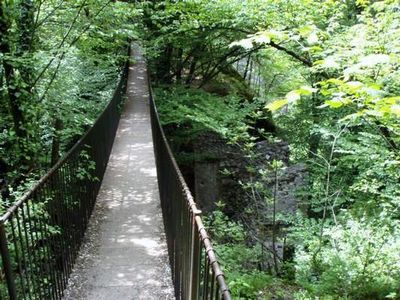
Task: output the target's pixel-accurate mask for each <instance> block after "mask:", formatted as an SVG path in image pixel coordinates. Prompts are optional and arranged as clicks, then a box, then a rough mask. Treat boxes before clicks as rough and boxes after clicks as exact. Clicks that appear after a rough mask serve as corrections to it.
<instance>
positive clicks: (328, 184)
mask: <svg viewBox="0 0 400 300" xmlns="http://www.w3.org/2000/svg"><path fill="white" fill-rule="evenodd" d="M130 40H141V42H142V43H143V45H144V46H145V49H146V54H147V58H148V62H149V66H150V68H151V76H152V80H153V84H154V87H155V92H156V98H157V104H158V106H159V110H160V115H161V119H162V122H163V124H164V127H165V130H166V132H167V134H168V137H169V139H170V142H171V145H172V147H173V148H174V150H175V152H176V155H177V157H178V159H179V163H180V164H181V167H182V170H183V171H184V173H185V174H187V179H188V182H189V183H190V182H191V181H193V178H191V174H192V173H193V172H194V171H193V169H194V168H195V167H196V164H197V163H198V162H204V161H210V160H213V159H215V158H214V157H210V156H209V155H205V154H204V153H202V151H201V149H202V148H201V147H200V146H201V145H204V144H206V142H207V141H209V140H212V139H213V140H215V139H217V140H218V141H219V143H222V145H223V146H222V147H221V149H222V150H220V152H222V154H221V153H220V155H221V156H223V157H224V156H228V155H231V154H230V153H235V156H233V157H234V160H238V159H239V158H240V160H241V165H242V166H241V168H238V167H237V166H234V167H232V164H228V165H225V166H221V165H219V167H218V170H217V171H218V174H220V175H219V176H221V177H222V178H228V179H229V180H230V181H232V180H234V181H236V183H237V184H236V187H235V194H236V195H238V197H236V198H235V197H232V195H227V194H223V193H221V194H220V195H218V196H219V198H218V199H217V200H218V201H215V203H214V205H213V206H212V209H205V211H207V213H206V214H207V219H208V224H209V226H210V230H211V234H212V239H213V241H214V242H215V243H216V245H215V246H216V250H217V252H218V255H219V258H220V260H221V264H222V266H223V268H224V272H225V274H226V277H227V280H228V284H229V286H230V288H231V290H232V293H233V295H234V298H235V299H400V224H399V219H400V211H399V209H400V189H399V186H400V172H399V164H400V155H399V147H400V146H399V145H400V137H399V134H400V128H399V125H400V122H399V120H400V119H399V117H400V79H399V78H400V76H399V75H400V42H399V41H400V3H399V2H398V1H395V0H385V1H372V0H340V1H333V0H326V1H314V0H294V1H273V0H248V1H239V0H218V1H206V0H188V1H172V0H170V1H90V0H73V1H64V0H58V1H56V0H54V1H53V0H49V1H40V0H38V1H34V0H30V1H25V0H18V1H17V0H15V1H11V0H3V1H2V2H1V4H0V62H1V66H0V80H1V82H0V88H1V90H0V93H1V94H0V101H1V103H0V120H1V123H0V126H1V128H0V180H1V181H0V185H1V191H2V206H1V209H2V210H4V209H6V208H7V207H8V206H9V204H10V203H12V202H13V201H15V199H16V198H17V197H18V196H19V195H20V194H21V193H22V192H24V191H26V189H28V188H29V186H30V184H31V183H32V182H35V181H36V180H37V179H38V178H39V177H40V175H41V174H43V173H44V172H46V170H48V169H49V168H50V167H51V165H52V164H54V162H55V161H57V159H58V158H59V157H60V156H62V154H63V153H65V152H66V151H67V150H68V149H69V148H70V147H71V145H73V143H74V142H75V141H76V140H77V139H79V137H80V136H81V135H82V133H83V132H84V131H85V130H86V129H87V128H88V126H90V124H92V123H93V121H94V120H95V119H96V117H97V115H98V114H99V112H100V111H101V110H102V108H103V107H104V106H105V105H106V103H107V101H108V100H109V99H110V95H111V93H112V90H113V88H114V86H115V84H116V82H117V78H118V74H119V70H120V68H121V66H122V63H123V61H124V60H126V58H127V57H126V47H127V45H128V42H129V41H130ZM266 143H267V144H268V145H272V146H273V147H274V145H281V144H282V143H284V144H285V145H286V146H285V147H287V150H285V155H274V154H272V155H269V156H268V157H266V156H265V155H264V154H265V153H260V151H259V150H260V145H265V144H266ZM199 149H200V150H199ZM293 167H296V168H300V167H301V169H302V170H303V171H302V173H301V174H302V175H301V176H302V178H303V180H302V182H301V185H300V187H298V188H296V189H295V191H293V193H294V194H295V203H294V204H293V207H294V208H295V209H293V210H290V211H285V210H282V209H278V207H279V205H280V203H281V202H282V199H281V197H280V192H281V190H282V189H284V187H285V185H286V181H284V178H285V177H286V174H287V172H288V170H292V169H293ZM194 180H195V179H194ZM193 192H195V191H193ZM196 196H198V195H196Z"/></svg>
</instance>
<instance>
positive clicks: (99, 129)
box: [0, 62, 129, 300]
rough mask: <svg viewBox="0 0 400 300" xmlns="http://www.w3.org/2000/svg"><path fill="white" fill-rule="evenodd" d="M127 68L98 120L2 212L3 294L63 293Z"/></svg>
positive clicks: (42, 296) (0, 268) (30, 296)
mask: <svg viewBox="0 0 400 300" xmlns="http://www.w3.org/2000/svg"><path fill="white" fill-rule="evenodd" d="M128 69H129V68H128V62H127V63H126V64H125V66H124V69H123V71H122V74H121V78H120V81H119V83H118V86H117V88H116V89H115V91H114V94H113V97H112V100H111V101H110V102H109V103H108V105H107V106H106V108H105V109H104V110H103V112H102V113H101V114H100V116H99V117H98V118H97V120H96V121H95V123H94V124H93V126H92V127H91V128H90V129H89V130H88V131H87V132H86V133H85V134H84V135H83V136H82V137H81V138H80V139H79V140H78V141H77V142H76V143H75V145H74V146H73V147H72V148H71V149H70V150H69V151H68V152H67V153H66V154H65V155H64V156H63V158H61V159H60V160H59V161H58V162H57V163H56V164H55V165H54V166H53V167H52V168H51V169H50V170H49V171H48V172H47V173H46V175H44V176H43V177H42V178H41V179H40V180H39V181H38V182H37V183H36V184H35V185H34V186H33V187H32V188H31V189H30V190H29V191H28V192H27V193H26V194H25V195H24V196H22V197H21V198H20V199H19V200H17V201H16V202H15V203H14V204H13V205H12V206H11V207H9V208H8V210H7V211H6V212H5V213H4V214H3V215H2V216H1V217H0V254H1V259H0V272H1V274H4V276H1V278H0V300H1V299H11V300H16V299H61V298H62V295H63V291H64V289H65V288H66V285H67V281H68V276H69V274H70V273H71V271H72V267H73V264H74V261H75V258H76V256H77V254H78V250H79V246H80V244H81V242H82V238H83V235H84V232H85V229H86V227H87V224H88V219H89V217H90V215H91V213H92V210H93V207H94V204H95V200H96V197H97V194H98V191H99V189H100V185H101V181H102V179H103V175H104V172H105V169H106V166H107V162H108V159H109V155H110V152H111V148H112V144H113V141H114V138H115V134H116V130H117V127H118V123H119V117H120V110H121V109H120V108H121V107H120V106H121V104H122V103H123V97H124V95H125V93H126V85H127V75H128ZM4 277H5V280H4V279H3V278H4Z"/></svg>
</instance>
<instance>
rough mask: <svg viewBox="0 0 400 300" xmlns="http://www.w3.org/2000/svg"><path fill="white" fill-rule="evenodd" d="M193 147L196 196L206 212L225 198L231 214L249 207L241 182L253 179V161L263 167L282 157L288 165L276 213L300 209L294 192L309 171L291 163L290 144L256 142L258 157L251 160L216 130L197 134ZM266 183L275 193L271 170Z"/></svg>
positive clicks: (281, 179)
mask: <svg viewBox="0 0 400 300" xmlns="http://www.w3.org/2000/svg"><path fill="white" fill-rule="evenodd" d="M194 149H195V150H194V151H195V163H194V187H195V198H196V201H197V202H198V203H199V205H200V206H201V207H202V209H203V210H204V211H212V210H213V209H214V208H215V202H216V201H218V200H223V201H224V202H225V203H226V204H227V205H226V213H228V214H230V215H235V214H236V213H237V209H243V208H244V207H246V206H247V203H246V202H247V201H249V194H248V193H247V192H246V191H244V190H243V188H242V186H241V185H240V184H239V181H241V182H243V183H246V182H249V181H250V180H251V179H252V178H253V179H254V173H251V172H250V171H249V170H248V167H249V165H250V164H253V165H254V164H256V168H257V169H261V168H265V167H266V166H267V165H268V164H269V163H271V162H272V161H273V160H280V161H282V162H283V163H284V165H285V167H284V168H283V169H282V170H280V171H279V175H278V189H277V201H276V209H277V212H278V213H294V212H295V211H296V210H297V208H298V204H297V201H296V195H295V194H296V191H297V190H298V189H299V188H300V187H301V186H302V185H304V181H305V177H306V170H305V167H304V166H302V165H289V146H288V144H287V143H285V142H282V141H279V142H273V143H272V142H269V141H260V142H258V143H257V145H256V154H257V156H258V158H257V159H256V160H252V161H251V162H250V161H249V158H247V157H246V156H245V155H244V153H243V152H242V151H241V150H240V149H239V147H238V146H235V145H229V144H227V143H226V141H225V140H223V139H222V138H221V137H219V136H218V135H216V134H214V133H208V134H204V135H202V136H200V137H198V139H197V140H196V141H195V143H194ZM226 171H228V172H226ZM264 184H265V185H266V188H267V189H269V190H270V191H271V193H272V192H273V189H274V186H275V176H274V174H272V172H271V175H268V176H267V178H266V179H265V180H264ZM271 210H272V206H271V207H269V206H267V208H266V211H265V213H266V215H271V214H272V211H271ZM267 219H269V218H268V217H267Z"/></svg>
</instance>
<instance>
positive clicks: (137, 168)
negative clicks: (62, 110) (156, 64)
mask: <svg viewBox="0 0 400 300" xmlns="http://www.w3.org/2000/svg"><path fill="white" fill-rule="evenodd" d="M131 55H132V56H133V57H134V59H135V61H136V63H134V64H131V66H130V70H129V77H128V99H127V102H126V105H125V108H124V111H123V113H122V116H121V120H120V124H119V127H118V131H117V135H116V138H115V141H114V146H113V150H112V153H111V157H110V160H109V163H108V166H107V170H106V173H105V176H104V179H103V183H102V186H101V189H100V193H99V195H98V197H97V203H96V207H95V210H94V212H93V215H92V217H91V220H90V222H89V227H88V231H87V233H86V235H85V240H84V242H83V245H82V247H81V250H80V254H79V257H78V259H77V262H76V264H75V268H74V271H73V273H72V275H71V277H70V280H69V282H68V288H67V290H66V291H65V296H64V299H65V300H77V299H89V300H103V299H104V300H106V299H107V300H108V299H113V300H125V299H130V300H133V299H146V300H151V299H157V300H158V299H175V298H174V296H173V295H174V291H173V285H172V280H171V271H170V267H169V263H168V253H167V245H166V242H165V235H164V228H163V222H162V214H161V208H160V200H159V192H158V185H157V172H156V165H155V159H154V151H153V141H152V134H151V123H150V112H149V90H148V84H147V69H146V64H145V60H144V58H143V56H142V54H141V51H140V49H139V47H137V46H134V47H133V49H132V53H131Z"/></svg>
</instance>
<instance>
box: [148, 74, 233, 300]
mask: <svg viewBox="0 0 400 300" xmlns="http://www.w3.org/2000/svg"><path fill="white" fill-rule="evenodd" d="M149 89H150V111H151V120H152V128H153V130H152V131H153V142H154V150H155V156H156V163H157V172H158V183H159V189H160V197H161V206H162V211H163V217H164V218H163V219H164V227H165V232H166V236H167V244H168V253H169V257H170V263H171V267H172V277H173V282H174V287H175V296H176V298H177V299H184V300H186V299H191V300H195V299H224V300H230V299H231V295H230V291H229V289H228V285H227V284H226V282H225V278H224V274H223V272H222V270H221V268H220V266H219V263H218V260H217V257H216V254H215V251H214V249H213V247H212V244H211V240H210V237H209V236H208V234H207V231H206V229H205V227H204V224H203V221H202V219H201V211H200V210H199V209H198V207H197V205H196V203H195V201H194V198H193V196H192V194H191V192H190V190H189V188H188V186H187V184H186V182H185V179H184V177H183V175H182V173H181V171H180V169H179V166H178V164H177V162H176V160H175V157H174V154H173V152H172V150H171V148H170V146H169V143H168V140H167V138H166V136H165V133H164V130H163V128H162V125H161V122H160V119H159V115H158V111H157V106H156V103H155V101H154V94H153V92H152V89H151V83H150V80H149ZM202 260H204V262H203V263H202V262H201V261H202Z"/></svg>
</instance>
